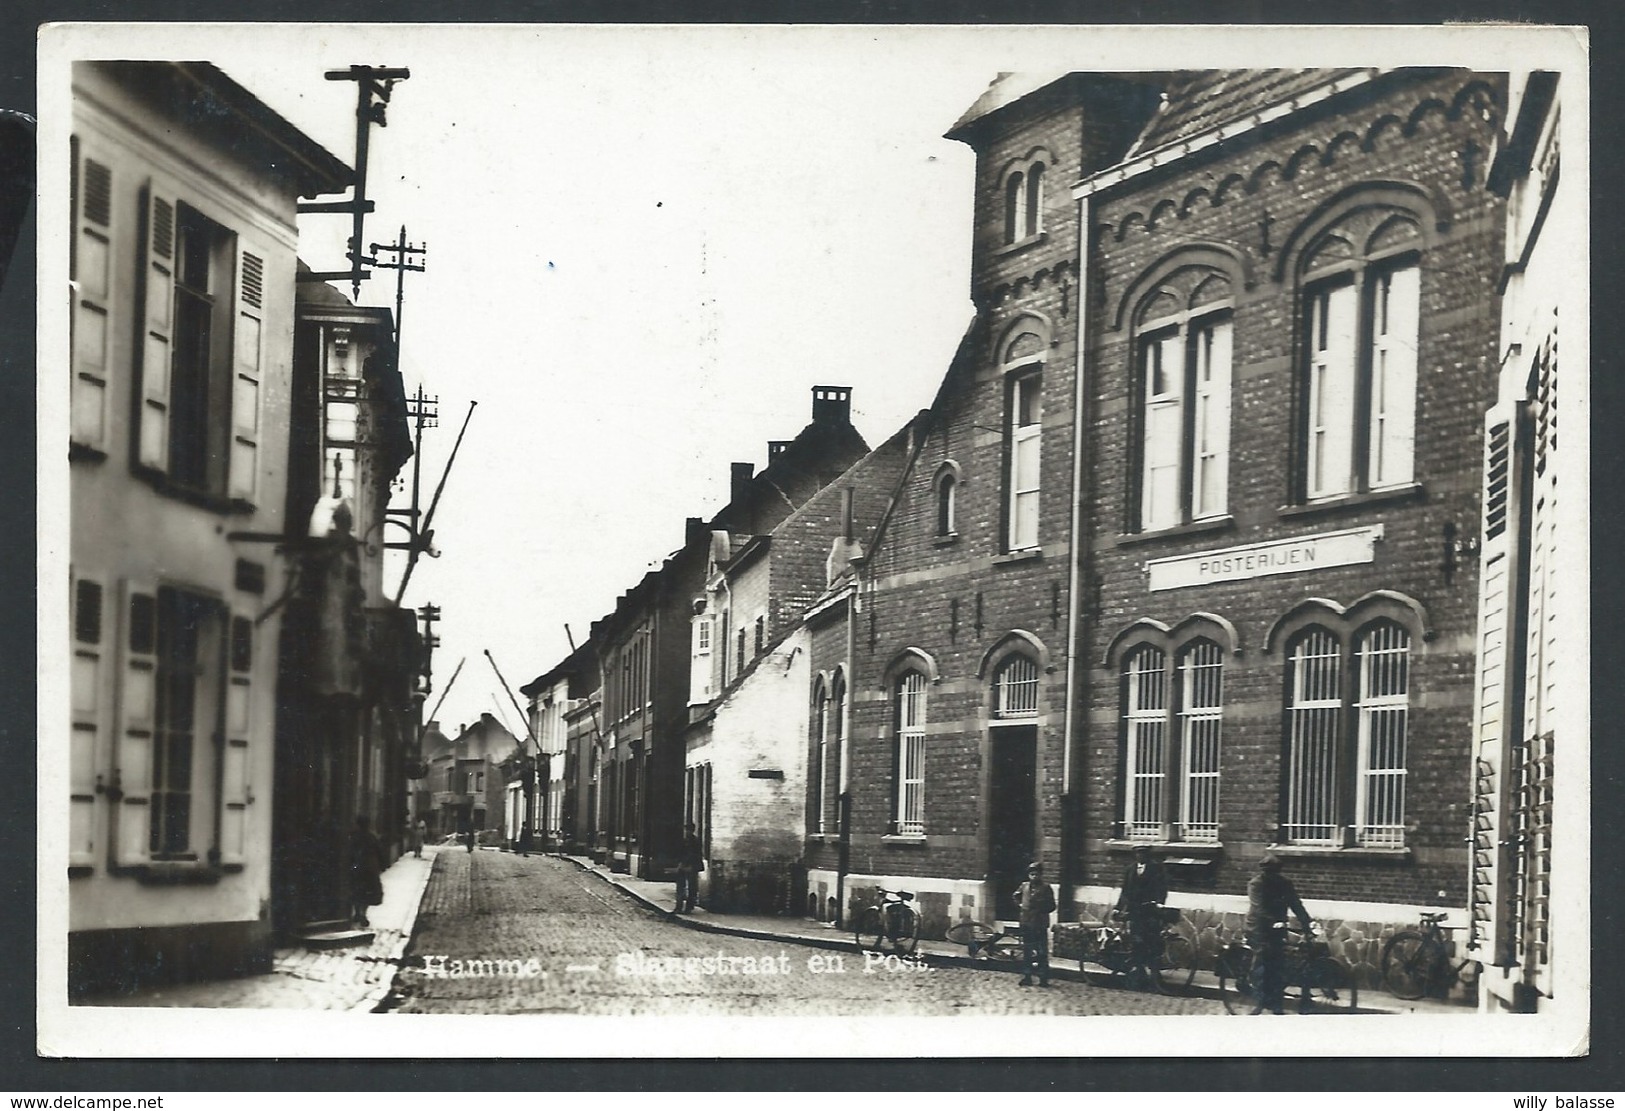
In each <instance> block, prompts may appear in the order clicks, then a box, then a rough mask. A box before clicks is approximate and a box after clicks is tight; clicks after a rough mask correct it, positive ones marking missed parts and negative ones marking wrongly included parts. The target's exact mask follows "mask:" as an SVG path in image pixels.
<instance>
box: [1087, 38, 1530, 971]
mask: <svg viewBox="0 0 1625 1111" xmlns="http://www.w3.org/2000/svg"><path fill="white" fill-rule="evenodd" d="M1501 96H1502V81H1501V80H1500V79H1499V78H1495V77H1485V76H1483V75H1478V74H1473V73H1468V72H1463V71H1459V70H1397V71H1386V72H1385V71H1375V70H1347V71H1257V70H1255V71H1220V72H1204V73H1190V74H1181V75H1176V76H1175V77H1174V78H1173V79H1172V80H1171V81H1170V82H1169V85H1168V88H1167V90H1166V97H1165V99H1164V102H1163V104H1162V106H1161V107H1160V109H1159V110H1158V112H1157V115H1156V117H1155V118H1154V119H1153V120H1152V121H1151V123H1150V124H1149V125H1148V126H1147V128H1146V130H1145V133H1144V134H1143V135H1142V136H1141V137H1140V138H1139V140H1138V141H1137V142H1136V144H1135V146H1134V148H1133V149H1132V150H1130V151H1129V153H1128V155H1127V157H1126V158H1125V160H1124V161H1123V162H1122V164H1121V165H1118V166H1116V167H1113V168H1112V169H1110V170H1108V171H1106V172H1104V173H1100V174H1095V175H1092V176H1088V177H1086V178H1085V179H1084V180H1083V181H1082V182H1081V183H1080V184H1079V185H1078V186H1077V187H1076V188H1075V189H1074V191H1073V195H1074V196H1075V197H1076V198H1077V203H1078V206H1079V219H1080V222H1081V223H1082V225H1083V226H1084V227H1085V228H1087V229H1088V232H1089V236H1090V241H1091V251H1090V253H1089V261H1088V265H1087V267H1086V269H1087V271H1088V272H1087V273H1086V274H1085V276H1084V278H1083V280H1082V284H1083V285H1084V287H1085V294H1084V303H1083V305H1082V306H1081V310H1082V311H1081V312H1080V315H1079V320H1080V322H1081V325H1082V328H1083V330H1084V336H1083V338H1082V341H1081V343H1082V346H1083V349H1084V352H1085V355H1084V364H1085V366H1086V373H1087V383H1086V386H1087V388H1086V391H1085V395H1084V400H1083V403H1084V406H1085V410H1084V413H1083V415H1082V421H1083V423H1084V427H1085V435H1084V437H1083V440H1084V442H1085V445H1086V447H1085V451H1086V454H1085V458H1084V460H1083V471H1084V474H1085V475H1086V478H1085V483H1084V487H1083V489H1082V490H1081V491H1080V494H1081V497H1082V500H1083V503H1084V504H1085V505H1086V506H1087V514H1086V526H1085V528H1084V530H1083V537H1082V544H1081V546H1080V549H1079V550H1078V551H1076V552H1075V553H1074V556H1075V558H1076V559H1077V561H1078V566H1079V568H1080V575H1081V577H1082V580H1083V581H1084V583H1085V587H1084V595H1085V598H1084V604H1083V606H1082V608H1081V618H1082V620H1081V622H1080V632H1081V636H1080V642H1079V659H1078V685H1077V688H1076V691H1075V697H1076V699H1077V706H1078V708H1079V712H1080V715H1081V725H1082V728H1080V730H1079V731H1078V734H1077V750H1076V752H1075V753H1074V760H1075V761H1076V775H1077V780H1076V781H1077V783H1078V787H1079V793H1080V802H1081V807H1082V819H1083V821H1082V839H1081V841H1080V842H1079V843H1078V844H1077V845H1076V846H1075V847H1074V851H1075V853H1076V857H1075V862H1076V865H1077V871H1076V873H1075V875H1074V876H1073V877H1072V878H1073V879H1074V880H1075V883H1076V886H1075V888H1074V890H1073V892H1072V894H1073V895H1074V898H1075V899H1076V901H1077V902H1078V903H1079V904H1080V905H1081V908H1082V909H1083V910H1086V911H1094V912H1100V911H1103V910H1105V909H1106V908H1107V906H1108V905H1109V904H1110V903H1111V902H1112V901H1113V900H1114V899H1115V897H1116V892H1117V885H1118V883H1119V882H1120V878H1121V875H1122V872H1123V867H1124V864H1125V862H1126V860H1127V857H1128V854H1129V852H1130V850H1131V849H1132V848H1133V847H1135V846H1138V845H1141V844H1146V845H1150V846H1151V847H1152V848H1153V850H1154V851H1155V852H1156V853H1157V854H1158V855H1160V856H1162V857H1163V858H1165V859H1166V860H1167V861H1168V863H1169V864H1170V866H1171V867H1170V872H1171V885H1172V887H1173V889H1174V894H1173V895H1172V897H1171V901H1172V902H1173V903H1175V904H1176V905H1179V906H1181V907H1182V908H1183V910H1184V913H1185V920H1186V927H1185V928H1187V929H1191V930H1193V931H1194V932H1195V934H1196V936H1197V938H1198V941H1199V947H1200V948H1201V949H1204V950H1208V951H1211V950H1212V948H1213V947H1214V946H1216V945H1217V944H1218V943H1219V942H1220V941H1222V940H1223V939H1224V938H1225V937H1226V936H1227V935H1229V934H1231V933H1233V932H1234V931H1235V930H1236V929H1237V928H1238V927H1239V923H1240V920H1241V917H1242V916H1243V915H1244V914H1245V911H1246V885H1247V879H1248V876H1249V874H1250V873H1251V872H1252V871H1253V870H1254V868H1255V867H1256V864H1257V861H1258V859H1259V858H1260V857H1261V856H1262V855H1263V853H1264V852H1265V851H1266V849H1269V850H1272V851H1274V852H1275V853H1276V854H1277V855H1279V856H1281V857H1282V858H1283V859H1284V863H1285V865H1286V869H1287V871H1288V873H1289V874H1290V875H1291V876H1292V877H1293V878H1294V880H1295V881H1296V883H1297V885H1298V889H1299V891H1300V893H1301V894H1302V895H1303V897H1304V899H1305V900H1306V901H1307V903H1308V905H1309V907H1310V909H1311V912H1312V913H1314V914H1315V915H1316V916H1317V917H1318V918H1321V919H1323V920H1325V921H1326V922H1327V923H1328V926H1329V929H1328V939H1329V940H1330V942H1331V944H1332V947H1333V951H1334V955H1336V956H1338V957H1340V958H1342V959H1344V960H1346V961H1347V962H1348V963H1349V964H1350V965H1351V966H1354V967H1356V968H1361V967H1362V966H1364V967H1366V969H1367V973H1368V977H1369V966H1370V965H1371V964H1372V962H1374V961H1375V960H1376V959H1377V957H1378V955H1379V953H1380V943H1381V940H1382V938H1383V937H1384V936H1385V934H1386V933H1387V932H1390V931H1391V928H1392V927H1393V926H1394V925H1396V924H1408V923H1412V922H1414V921H1415V920H1416V917H1417V915H1418V914H1419V913H1420V912H1421V911H1423V910H1441V911H1446V912H1450V913H1451V914H1452V915H1453V916H1454V919H1455V920H1456V921H1458V923H1459V922H1463V921H1465V913H1466V911H1465V908H1466V905H1467V891H1466V884H1467V880H1468V875H1469V872H1468V857H1467V851H1466V844H1465V839H1466V837H1467V831H1468V824H1469V820H1470V813H1469V801H1470V798H1471V781H1470V768H1471V761H1470V754H1471V753H1470V733H1471V728H1470V727H1471V717H1472V687H1473V675H1474V632H1475V627H1476V605H1477V577H1478V564H1477V559H1476V556H1475V555H1474V554H1473V553H1475V552H1476V550H1477V549H1476V537H1477V533H1478V525H1479V518H1480V512H1479V504H1480V493H1479V487H1480V483H1479V477H1478V476H1479V469H1480V458H1481V433H1482V428H1483V421H1484V413H1485V410H1486V409H1487V408H1488V407H1489V405H1490V404H1491V403H1492V402H1493V401H1494V399H1495V389H1496V368H1497V361H1498V360H1497V352H1496V346H1497V329H1498V294H1497V279H1498V277H1499V269H1500V263H1501V256H1502V237H1503V235H1504V219H1503V216H1502V209H1501V202H1500V200H1499V198H1497V197H1496V196H1495V195H1494V194H1493V193H1492V192H1490V191H1488V190H1486V189H1485V187H1484V179H1485V173H1486V170H1487V165H1488V157H1487V156H1488V152H1490V151H1491V149H1492V148H1493V145H1494V142H1495V138H1496V135H1497V131H1498V127H1499V111H1500V109H1499V105H1500V103H1501Z"/></svg>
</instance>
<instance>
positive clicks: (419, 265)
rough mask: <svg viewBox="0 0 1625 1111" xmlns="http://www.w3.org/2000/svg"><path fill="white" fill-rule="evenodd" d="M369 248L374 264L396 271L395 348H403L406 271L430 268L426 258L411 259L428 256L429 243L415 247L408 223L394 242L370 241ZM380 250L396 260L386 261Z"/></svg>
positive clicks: (377, 266)
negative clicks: (414, 260) (402, 315)
mask: <svg viewBox="0 0 1625 1111" xmlns="http://www.w3.org/2000/svg"><path fill="white" fill-rule="evenodd" d="M367 249H368V250H370V251H371V252H372V265H373V266H374V267H375V268H377V269H379V270H393V271H395V350H396V351H397V352H398V351H400V349H401V302H402V301H403V300H404V299H405V296H406V272H407V271H408V270H414V271H416V272H417V273H419V274H421V273H423V272H424V271H425V270H427V269H428V266H427V265H425V263H426V261H427V260H426V259H424V260H423V261H419V262H412V261H410V260H411V258H412V257H413V256H414V255H415V256H419V257H420V258H421V257H422V256H426V255H427V254H428V253H429V245H428V244H427V243H424V244H422V245H420V246H416V247H414V246H413V245H412V244H411V243H408V242H407V239H406V225H405V224H402V225H401V237H400V239H398V240H396V241H395V242H394V243H369V244H368V245H367ZM380 251H388V252H389V253H390V254H392V255H394V256H395V261H394V262H384V261H383V260H381V259H380V258H379V257H378V254H379V252H380Z"/></svg>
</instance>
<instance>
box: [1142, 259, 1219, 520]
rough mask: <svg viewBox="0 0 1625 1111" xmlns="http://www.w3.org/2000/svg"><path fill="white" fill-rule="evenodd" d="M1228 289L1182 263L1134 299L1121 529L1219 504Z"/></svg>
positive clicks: (1199, 516) (1197, 513)
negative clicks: (1137, 302) (1129, 462)
mask: <svg viewBox="0 0 1625 1111" xmlns="http://www.w3.org/2000/svg"><path fill="white" fill-rule="evenodd" d="M1229 297H1230V285H1229V280H1228V278H1227V277H1225V276H1224V275H1223V274H1221V273H1219V272H1217V271H1215V270H1213V269H1211V268H1209V267H1205V266H1188V267H1184V268H1181V269H1176V270H1175V271H1174V272H1173V273H1172V274H1170V275H1169V276H1167V277H1166V278H1164V279H1163V280H1162V281H1161V282H1160V283H1159V284H1158V285H1157V287H1156V288H1155V289H1153V290H1152V292H1151V293H1150V294H1149V295H1148V296H1147V297H1146V299H1145V300H1144V302H1143V304H1142V306H1141V309H1140V311H1139V323H1138V324H1137V325H1136V342H1135V351H1136V361H1137V364H1138V365H1137V367H1136V369H1135V376H1134V390H1135V393H1136V397H1137V401H1136V405H1137V410H1136V413H1135V423H1136V425H1137V428H1136V443H1135V462H1134V464H1133V466H1134V467H1136V468H1137V470H1136V471H1135V473H1134V475H1133V477H1134V479H1135V481H1134V482H1132V483H1131V489H1132V491H1133V493H1134V495H1135V496H1133V497H1131V499H1130V506H1131V509H1130V521H1129V524H1128V527H1129V528H1131V529H1135V530H1140V531H1149V530H1154V529H1163V528H1172V527H1174V526H1176V525H1181V524H1185V523H1187V522H1189V521H1196V520H1203V519H1207V518H1213V517H1222V516H1223V515H1224V514H1225V512H1226V510H1227V504H1228V490H1227V488H1228V485H1229V467H1230V389H1231V349H1232V346H1233V342H1232V335H1233V327H1232V324H1231V320H1230V314H1229V311H1228V304H1229Z"/></svg>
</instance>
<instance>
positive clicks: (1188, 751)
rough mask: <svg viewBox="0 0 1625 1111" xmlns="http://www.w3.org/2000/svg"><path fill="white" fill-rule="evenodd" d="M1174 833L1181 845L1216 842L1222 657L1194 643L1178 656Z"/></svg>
mask: <svg viewBox="0 0 1625 1111" xmlns="http://www.w3.org/2000/svg"><path fill="white" fill-rule="evenodd" d="M1177 679H1178V684H1179V748H1180V754H1181V756H1180V778H1181V780H1182V782H1181V784H1180V792H1179V827H1180V830H1181V836H1182V837H1183V838H1184V840H1186V841H1217V840H1218V839H1219V727H1220V724H1221V723H1222V721H1223V719H1224V653H1223V652H1222V651H1220V649H1219V646H1218V645H1217V644H1214V643H1213V642H1212V641H1211V640H1198V641H1194V642H1193V643H1191V644H1189V645H1187V646H1186V647H1185V648H1184V649H1183V650H1182V651H1181V652H1180V654H1179V667H1178V672H1177Z"/></svg>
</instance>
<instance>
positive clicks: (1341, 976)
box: [1298, 957, 1360, 1011]
mask: <svg viewBox="0 0 1625 1111" xmlns="http://www.w3.org/2000/svg"><path fill="white" fill-rule="evenodd" d="M1303 975H1304V984H1303V998H1302V1000H1301V1002H1300V1004H1299V1008H1298V1009H1299V1010H1300V1011H1304V1010H1309V1009H1320V1010H1331V1011H1352V1010H1354V1007H1355V1005H1356V1003H1357V1002H1358V1001H1359V997H1360V989H1359V986H1358V985H1357V984H1355V982H1354V977H1353V976H1352V975H1351V974H1350V973H1349V969H1348V966H1347V965H1345V964H1344V963H1343V962H1342V961H1339V960H1334V959H1332V958H1331V957H1314V958H1311V959H1310V961H1309V963H1308V964H1306V965H1305V966H1304V972H1303Z"/></svg>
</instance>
